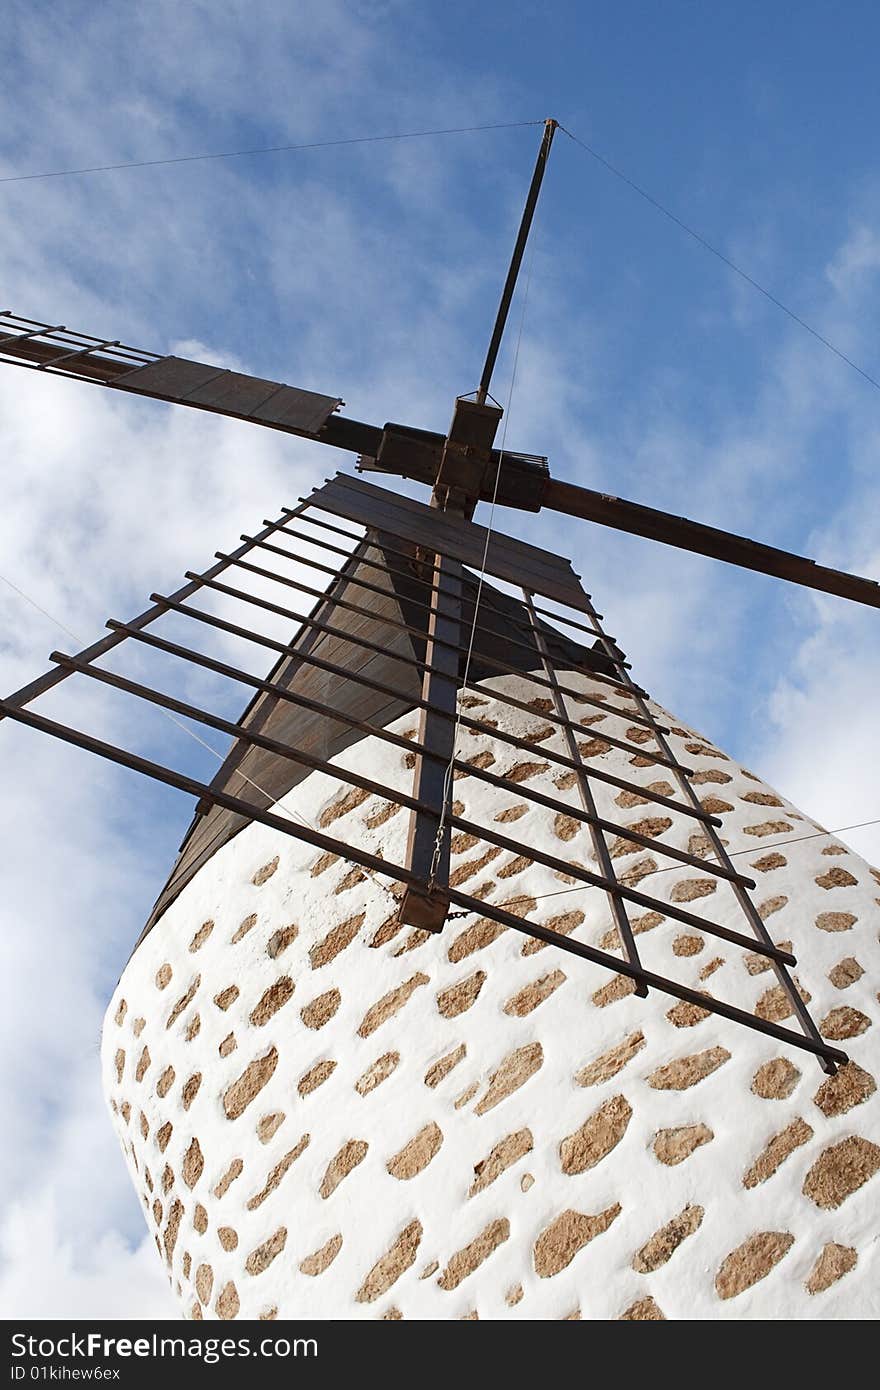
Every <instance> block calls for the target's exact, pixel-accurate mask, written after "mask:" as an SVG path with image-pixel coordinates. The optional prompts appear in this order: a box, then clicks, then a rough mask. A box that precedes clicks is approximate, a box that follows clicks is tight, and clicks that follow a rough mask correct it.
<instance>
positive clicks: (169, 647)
mask: <svg viewBox="0 0 880 1390" xmlns="http://www.w3.org/2000/svg"><path fill="white" fill-rule="evenodd" d="M156 598H157V601H158V602H160V603H162V604H164V605H166V606H167V607H168V608H169V609H172V610H173V611H174V612H177V613H180V614H182V615H183V616H186V617H190V618H193V619H195V620H196V621H198V622H202V623H205V624H207V625H208V626H211V627H215V628H217V629H218V630H219V631H222V632H226V633H228V634H229V635H230V636H232V637H241V638H243V639H244V640H245V641H249V642H253V643H255V644H256V645H258V646H261V647H266V648H267V649H268V650H270V651H275V652H278V653H279V654H282V655H285V656H290V655H293V654H295V655H296V658H297V660H298V661H300V662H302V663H304V664H305V665H307V666H315V667H316V668H317V669H318V670H321V671H326V672H328V673H329V674H330V675H334V676H339V677H342V678H344V679H351V680H356V681H357V683H358V684H360V685H362V686H364V687H365V689H367V690H374V691H376V692H378V693H379V694H382V695H388V696H389V697H391V698H392V699H400V700H405V701H409V702H410V703H411V704H412V706H413V707H414V708H416V709H420V708H422V704H423V702H422V700H421V699H412V698H411V697H410V696H409V695H408V694H407V692H405V691H402V690H398V689H396V688H395V687H394V686H390V685H387V684H385V683H384V682H382V681H376V680H374V679H373V678H372V677H368V676H365V675H364V674H363V672H360V671H359V672H357V673H356V674H355V673H353V672H352V671H350V670H348V669H347V668H346V667H343V666H338V665H337V664H336V663H334V662H332V661H327V660H325V659H324V658H323V657H318V656H316V655H315V654H314V653H313V652H304V651H303V650H302V648H300V647H297V648H293V647H291V646H290V645H289V644H285V643H283V642H278V641H276V640H275V639H274V638H271V637H265V636H264V635H263V634H261V633H256V632H253V631H251V629H250V628H244V627H241V626H239V625H238V624H236V623H231V622H229V621H228V619H226V618H220V617H218V616H217V615H216V614H214V613H206V612H204V611H203V610H202V609H200V608H190V607H188V606H186V605H185V604H182V603H178V602H176V601H175V600H173V599H172V598H170V597H169V598H163V597H161V596H160V595H156ZM304 621H305V622H306V625H307V626H312V627H315V628H317V629H319V630H324V631H326V630H328V628H327V625H326V624H324V623H320V622H317V621H315V620H311V622H310V621H309V620H304ZM107 626H108V627H111V628H113V629H114V631H119V632H123V633H125V634H126V635H127V636H129V637H133V638H135V639H136V640H138V641H141V642H146V643H148V644H150V645H154V646H156V647H158V648H159V649H161V650H163V651H167V652H169V653H171V654H172V655H182V656H184V657H185V658H188V659H189V660H191V661H193V662H195V663H196V664H198V665H205V666H206V667H207V669H209V670H218V673H219V674H221V675H229V676H231V677H232V679H238V680H241V681H243V682H245V683H246V684H249V685H252V686H253V687H254V688H259V689H264V688H265V689H266V691H267V693H272V694H274V695H277V696H279V697H280V698H281V699H285V700H286V699H290V700H293V701H294V702H298V701H301V698H302V697H300V696H295V695H293V694H292V693H291V692H289V691H287V690H285V688H284V687H282V686H277V685H273V684H272V683H271V682H270V681H261V680H258V679H257V678H255V677H253V676H249V675H248V674H247V673H245V672H236V671H235V669H234V668H232V667H225V666H223V663H218V662H215V661H213V660H212V658H209V657H205V656H203V655H202V654H201V653H198V652H191V651H189V650H188V649H187V648H183V647H176V646H175V644H174V643H172V642H168V641H166V640H165V639H163V638H159V637H156V636H155V635H154V634H149V633H146V632H140V631H138V630H136V629H134V628H132V627H131V626H130V625H129V624H126V623H120V622H117V621H116V620H115V619H110V621H109V622H108V624H107ZM329 631H330V632H331V633H333V634H336V635H339V636H340V637H346V638H348V634H346V633H345V632H344V630H343V629H341V628H330V629H329ZM351 640H354V641H356V639H351ZM370 646H371V647H372V644H370ZM368 649H369V648H368ZM395 660H396V661H398V662H400V663H402V664H404V665H411V666H413V667H415V668H417V669H418V670H420V671H421V670H423V669H425V668H424V663H422V662H418V661H416V660H415V659H414V658H412V659H410V658H406V657H403V656H401V655H400V654H398V655H397V656H396V657H395ZM221 667H223V669H220V668H221ZM467 688H468V689H472V690H480V689H482V687H481V686H479V685H477V684H472V685H469V686H468V687H467ZM492 694H493V696H494V697H495V698H497V699H499V700H501V699H502V698H503V697H502V696H500V695H498V694H497V693H496V692H494V691H493V692H492ZM306 707H307V708H308V705H306ZM515 707H516V708H521V709H523V710H527V711H529V712H530V713H533V711H530V710H529V706H528V705H527V704H526V703H525V702H524V701H516V702H515ZM542 717H544V718H549V717H550V716H549V715H544V716H542ZM457 718H458V722H459V723H460V724H461V725H462V726H463V727H464V728H466V729H472V730H473V731H474V733H486V732H487V730H486V728H485V726H484V725H482V724H481V723H480V721H479V720H478V719H472V718H470V716H468V715H466V714H463V713H459V714H458V715H457ZM359 723H360V721H357V722H355V721H352V724H353V727H357V726H358V724H359ZM572 727H573V728H577V727H578V726H577V725H573V726H572ZM371 732H372V729H371ZM491 733H492V737H493V738H495V739H498V740H499V742H502V743H507V744H509V745H510V746H511V747H513V748H518V749H521V750H522V751H523V752H529V753H534V751H535V745H534V744H533V743H529V742H528V740H527V739H522V738H518V737H517V736H516V735H515V734H511V733H508V732H507V731H506V730H504V729H493V730H492V731H491ZM376 734H377V737H384V738H386V739H388V740H389V741H391V742H394V743H397V742H398V741H399V736H398V735H397V734H391V733H390V732H389V731H388V730H386V729H383V730H381V732H380V731H379V730H378V727H377V728H376ZM402 742H403V743H404V744H405V747H406V750H407V751H412V746H413V745H412V741H411V740H402ZM541 756H542V757H545V758H547V759H549V760H550V761H551V762H555V763H557V764H558V765H559V766H560V767H564V768H566V769H567V770H568V771H571V772H574V771H577V764H575V763H574V762H572V760H571V759H570V758H567V757H565V756H564V755H563V754H559V753H556V752H555V751H554V750H553V749H550V748H544V747H543V746H542V748H541ZM456 766H457V767H459V768H460V769H461V770H463V771H466V772H467V773H468V775H469V776H473V777H477V778H481V779H483V780H486V781H493V782H494V781H503V779H496V778H494V777H493V776H492V775H491V774H489V773H487V772H486V770H485V769H484V768H478V767H474V766H472V765H471V764H469V763H467V762H462V761H458V762H457V763H456ZM590 775H591V776H592V777H593V778H595V779H596V780H598V781H601V782H605V783H607V784H608V785H610V786H613V787H617V788H619V789H620V790H622V791H633V790H637V791H638V793H639V795H640V796H644V797H645V799H646V800H650V801H652V802H654V803H656V804H657V805H658V806H664V807H666V808H667V809H668V810H670V811H675V812H677V813H678V814H680V815H683V816H689V817H692V818H693V819H695V820H698V821H699V822H700V823H703V822H705V821H708V820H710V819H711V816H710V815H709V812H708V811H704V810H703V808H702V807H700V808H699V809H694V808H693V807H692V806H690V805H686V804H684V803H681V802H677V801H673V800H671V799H670V798H669V797H666V796H663V794H662V793H660V792H652V791H651V790H650V789H649V788H648V787H641V786H639V787H636V784H635V783H633V782H627V781H626V780H625V779H623V778H621V777H615V776H614V775H613V774H612V773H609V772H605V771H603V770H601V769H598V768H597V769H594V770H593V771H592V772H591V774H590ZM504 785H507V784H506V783H505V784H504ZM521 791H522V794H523V795H524V796H535V797H537V795H538V794H537V793H534V792H533V791H531V790H530V789H526V788H521ZM548 804H550V802H549V799H548ZM552 804H553V807H554V809H556V810H571V811H572V814H575V811H576V808H570V807H568V806H567V805H566V804H565V803H563V802H559V803H558V804H557V803H552ZM609 824H610V823H609ZM614 828H615V830H616V831H617V833H619V834H623V833H624V828H623V827H622V826H615V827H614ZM630 838H632V839H634V840H635V839H636V837H635V835H630ZM638 840H639V841H642V840H644V841H645V844H646V846H647V845H648V844H650V845H652V846H653V845H654V844H656V843H657V842H656V841H653V840H651V841H648V840H647V838H646V837H644V836H639V837H638ZM666 848H667V849H669V850H670V852H671V853H673V854H674V855H675V857H681V858H682V860H683V862H687V863H691V862H693V863H694V864H697V863H699V864H701V865H702V863H703V861H701V860H697V859H695V858H694V857H693V856H691V855H685V852H684V851H683V850H672V848H671V847H670V846H666ZM704 867H705V868H706V870H707V871H708V872H714V873H718V872H719V866H718V865H710V864H709V863H708V862H707V863H706V864H705V865H704ZM743 882H744V883H746V884H747V885H748V886H749V887H754V880H752V879H743Z"/></svg>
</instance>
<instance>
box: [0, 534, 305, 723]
mask: <svg viewBox="0 0 880 1390" xmlns="http://www.w3.org/2000/svg"><path fill="white" fill-rule="evenodd" d="M279 524H280V523H277V524H275V525H273V524H270V525H269V526H268V527H267V528H266V530H264V531H261V532H260V537H261V538H262V537H263V536H269V535H271V534H272V531H273V530H275V529H277V525H279ZM250 549H251V547H250V546H248V545H243V546H241V547H240V548H239V549H238V550H236V551H234V552H233V554H234V555H235V556H239V555H246V554H247V552H248V551H249V550H250ZM227 568H228V565H227V562H226V561H223V562H222V563H220V564H217V565H212V566H211V568H210V569H208V570H206V571H205V572H204V574H202V575H198V576H193V580H192V582H191V583H189V584H184V585H183V586H182V587H181V588H179V589H177V590H176V591H175V593H174V595H173V598H174V599H175V600H176V601H180V600H182V599H185V598H189V597H190V595H191V594H195V593H198V590H199V587H200V585H201V584H202V583H203V582H207V580H208V579H209V577H210V578H213V576H214V575H217V574H222V573H223V571H224V570H225V569H227ZM151 602H152V603H153V604H154V606H153V607H152V608H147V609H146V610H145V611H144V612H143V613H141V614H139V616H138V617H136V618H132V620H131V622H130V624H129V626H130V627H134V628H144V627H149V625H150V623H154V622H155V621H156V619H157V618H159V617H161V616H162V614H163V613H164V612H165V611H166V608H167V604H166V603H164V602H163V603H158V602H155V600H152V599H151ZM124 640H125V638H124V637H121V636H119V635H118V634H117V633H111V635H110V636H109V637H102V638H101V639H100V641H98V642H94V643H92V645H91V646H90V647H85V648H83V650H82V651H81V652H79V653H77V655H78V656H79V657H80V658H81V660H83V661H96V660H97V659H98V657H101V656H104V655H105V654H106V653H107V652H109V651H112V650H113V648H114V647H117V646H118V645H119V643H120V642H123V641H124ZM68 674H69V673H66V672H64V671H62V670H60V669H58V668H56V669H55V670H53V671H46V672H44V674H43V675H42V676H38V677H37V679H36V680H33V681H30V682H29V683H28V684H27V685H23V686H22V687H21V689H20V690H16V691H15V692H14V694H12V695H8V696H7V697H6V700H5V701H4V704H5V705H16V706H18V707H21V706H22V705H27V704H30V702H31V700H35V699H37V697H38V696H40V695H45V693H46V691H47V690H52V689H53V687H54V686H56V685H59V684H60V683H61V681H63V680H66V679H67V675H68ZM0 718H2V715H0Z"/></svg>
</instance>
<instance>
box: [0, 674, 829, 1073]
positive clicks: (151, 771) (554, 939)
mask: <svg viewBox="0 0 880 1390" xmlns="http://www.w3.org/2000/svg"><path fill="white" fill-rule="evenodd" d="M0 715H6V716H7V717H9V718H11V719H14V720H16V721H17V722H19V723H22V724H24V725H27V726H28V727H30V728H34V729H38V730H40V731H41V732H43V733H46V734H49V735H51V736H52V737H55V738H58V739H60V740H61V741H62V742H65V743H69V744H72V745H74V746H75V747H79V748H83V749H85V750H86V751H88V752H91V753H94V754H96V755H97V756H99V757H102V758H105V759H107V760H109V761H111V762H114V763H117V764H119V765H120V766H123V767H127V768H129V769H130V770H132V771H134V772H139V773H142V774H144V775H146V776H148V777H152V778H153V779H154V780H156V781H159V782H162V783H164V784H165V785H166V786H171V787H176V788H177V789H178V790H180V791H183V792H186V793H188V794H189V795H190V796H193V797H195V798H196V799H197V800H198V801H204V802H206V803H208V804H213V805H216V806H221V807H224V808H225V809H227V810H230V811H232V812H234V813H236V814H238V815H240V816H243V817H246V818H247V819H248V820H254V821H257V822H259V823H260V824H263V825H266V826H268V827H269V828H270V829H273V830H278V831H280V832H281V833H282V834H284V835H288V836H291V837H292V838H294V839H297V840H301V841H303V842H304V843H306V844H310V845H312V846H313V847H314V848H316V849H319V850H322V851H323V852H325V853H326V852H331V853H334V854H337V853H339V841H337V840H334V839H333V838H332V837H330V836H328V835H324V834H322V833H321V832H320V831H317V830H313V829H312V828H311V827H309V826H304V825H299V824H296V823H294V822H293V821H290V820H285V819H284V817H283V816H281V815H277V814H275V813H273V812H271V811H266V810H264V809H262V808H260V807H258V806H254V805H251V803H249V802H247V801H244V800H242V799H241V798H240V797H235V796H231V795H229V794H228V793H226V792H223V791H220V790H219V789H218V788H216V787H210V786H207V785H206V784H205V783H203V782H199V781H198V780H197V779H195V778H193V777H189V776H186V775H185V774H183V773H179V772H175V771H173V770H172V769H170V768H166V767H163V766H162V765H161V764H158V763H153V762H150V761H149V760H147V759H145V758H141V757H139V756H138V755H137V754H134V753H129V752H127V751H126V750H125V749H122V748H117V747H115V746H114V745H112V744H108V743H105V742H103V741H102V740H100V739H96V738H94V737H92V736H91V735H88V734H83V733H81V732H79V731H78V730H75V729H70V728H68V727H67V726H66V725H63V724H58V723H56V722H55V721H54V720H50V719H46V718H45V717H43V716H42V715H38V714H35V713H34V711H33V710H30V709H26V708H22V707H20V706H16V705H12V704H10V703H9V702H8V701H0ZM345 857H346V858H347V859H349V860H350V861H351V862H352V863H355V864H358V865H359V866H360V867H361V868H364V869H366V870H367V871H368V872H370V873H373V874H377V875H381V876H383V877H390V878H394V879H397V880H398V881H399V882H401V883H414V882H415V876H414V875H413V874H412V872H411V871H410V870H408V869H407V868H406V867H405V866H404V865H398V864H392V863H390V862H387V861H386V860H384V859H380V858H378V857H377V856H376V855H373V854H370V853H368V852H367V851H365V850H361V849H358V847H357V846H355V845H349V846H346V848H345ZM449 897H450V901H451V902H454V903H455V904H456V906H460V907H462V908H464V909H465V910H467V911H468V912H472V913H476V914H479V915H481V916H485V917H489V918H491V919H493V920H495V921H497V922H499V923H500V924H501V925H503V926H507V927H511V928H512V929H513V930H514V931H519V932H522V933H523V934H524V935H526V936H530V937H533V938H535V939H537V940H540V941H544V942H546V943H547V944H550V945H555V946H558V947H559V949H560V950H564V951H567V952H568V953H569V954H572V955H577V956H580V957H581V958H582V959H585V960H589V961H591V962H592V963H594V964H596V965H601V966H604V967H606V968H608V969H610V970H612V971H613V972H615V973H616V974H620V975H627V976H628V977H629V978H630V979H633V980H636V982H638V981H639V980H641V981H642V982H643V983H644V984H645V985H647V986H648V987H650V988H654V989H658V990H660V991H661V992H663V993H665V994H669V995H672V997H673V998H676V999H685V1000H687V1001H688V1002H690V1003H695V1004H697V1005H698V1006H699V1007H700V1008H705V1009H706V1010H708V1011H709V1012H710V1013H716V1014H718V1015H720V1016H721V1017H723V1018H727V1019H729V1020H731V1021H733V1022H736V1023H741V1024H744V1025H745V1026H747V1027H749V1028H752V1029H754V1030H755V1031H756V1032H760V1033H764V1034H765V1035H767V1036H769V1037H773V1038H775V1039H777V1040H778V1041H780V1042H785V1043H788V1044H790V1045H791V1046H793V1047H797V1048H800V1049H802V1050H803V1051H806V1052H812V1053H814V1054H815V1055H816V1056H818V1057H819V1058H820V1061H821V1062H822V1064H823V1065H825V1064H827V1065H828V1066H831V1067H833V1066H834V1065H835V1064H836V1063H840V1064H843V1063H845V1062H846V1061H847V1060H848V1058H847V1056H846V1054H845V1053H843V1052H841V1051H840V1049H838V1048H835V1047H831V1046H830V1045H829V1044H827V1043H826V1042H824V1041H823V1039H821V1038H820V1037H816V1038H813V1037H812V1036H809V1035H806V1034H803V1033H795V1032H794V1031H792V1030H790V1029H788V1028H783V1027H782V1026H781V1025H779V1024H775V1023H771V1022H769V1021H768V1020H766V1019H761V1018H758V1017H756V1016H755V1015H753V1014H749V1013H746V1012H745V1011H744V1010H742V1009H738V1008H736V1007H735V1006H734V1005H731V1004H725V1003H723V1002H722V1001H720V1000H717V999H712V998H709V997H708V996H706V995H703V994H701V993H700V992H699V991H698V990H692V989H689V988H688V987H687V986H685V985H679V984H678V983H677V982H676V981H673V980H668V979H666V978H665V976H662V975H656V974H654V973H653V972H650V971H646V970H643V969H641V968H637V967H635V966H632V965H630V963H629V962H628V961H621V960H618V959H617V957H615V956H611V955H608V954H607V953H606V952H604V951H601V950H599V949H598V948H596V947H592V946H588V945H586V944H585V943H583V942H580V941H576V940H573V939H572V938H571V937H566V936H562V935H561V934H559V933H557V932H554V931H553V930H552V929H550V928H547V927H542V926H540V925H538V924H537V923H533V922H529V921H526V920H524V919H523V918H520V917H516V916H515V915H514V914H513V913H509V912H506V911H505V910H504V909H503V908H501V907H494V906H493V905H492V904H490V903H487V902H483V901H481V900H479V899H477V898H472V897H470V895H468V894H466V893H461V892H460V891H459V890H458V889H454V888H453V889H450V890H449Z"/></svg>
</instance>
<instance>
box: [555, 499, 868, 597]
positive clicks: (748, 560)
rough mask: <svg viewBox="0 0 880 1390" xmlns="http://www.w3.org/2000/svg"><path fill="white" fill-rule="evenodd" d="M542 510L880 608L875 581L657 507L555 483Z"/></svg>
mask: <svg viewBox="0 0 880 1390" xmlns="http://www.w3.org/2000/svg"><path fill="white" fill-rule="evenodd" d="M542 505H543V506H545V507H549V508H551V509H552V510H553V511H557V512H563V513H564V514H565V515H566V516H579V517H584V518H585V519H586V520H587V521H595V522H598V523H599V524H600V525H602V526H610V527H612V528H613V529H615V530H617V531H627V532H629V534H630V535H633V536H644V537H645V538H647V539H648V540H654V541H660V542H661V543H662V544H663V545H672V546H676V547H677V548H678V549H679V550H689V551H692V552H694V553H695V554H697V555H708V556H709V558H710V559H712V560H724V561H725V562H726V563H727V564H729V565H739V566H740V568H741V569H748V570H756V571H757V572H758V573H759V574H769V575H772V576H773V577H774V578H776V579H786V580H788V581H789V583H792V584H802V585H803V586H804V587H805V588H807V589H818V590H819V591H820V592H821V593H825V594H836V595H837V596H838V597H839V598H847V599H851V600H852V601H853V602H854V603H864V604H867V605H868V606H869V607H871V608H880V584H878V583H877V580H876V579H866V578H864V577H863V576H861V575H858V574H846V573H844V572H843V571H842V570H835V569H828V568H827V567H826V566H825V565H817V564H816V561H815V560H809V559H807V558H806V557H804V556H802V555H793V554H791V553H790V552H789V551H786V550H777V549H776V547H775V546H772V545H763V544H762V543H761V542H760V541H753V540H749V539H748V538H747V537H745V536H737V535H734V534H733V533H732V532H730V531H721V530H719V529H718V528H717V527H715V526H705V525H704V524H703V523H702V522H699V521H689V520H688V519H687V517H681V516H673V515H671V513H669V512H661V511H657V510H656V509H655V508H654V507H644V506H642V505H641V504H640V503H638V502H625V501H624V500H623V498H621V497H609V496H607V495H606V494H605V493H601V492H593V491H592V490H591V489H590V488H584V487H577V486H575V484H574V483H563V482H559V481H557V480H556V479H551V480H549V481H548V483H547V488H546V492H545V494H544V497H543V500H542Z"/></svg>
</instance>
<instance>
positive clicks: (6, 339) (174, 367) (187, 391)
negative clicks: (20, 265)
mask: <svg viewBox="0 0 880 1390" xmlns="http://www.w3.org/2000/svg"><path fill="white" fill-rule="evenodd" d="M3 361H5V362H7V363H9V364H13V365H15V366H20V367H30V368H32V369H34V370H36V371H41V372H49V373H50V374H52V375H57V376H67V377H73V378H75V379H76V380H79V381H91V382H95V383H98V384H100V385H103V386H110V387H112V388H114V389H115V390H118V391H127V392H129V393H130V394H133V395H139V396H152V397H153V398H154V399H156V400H163V401H170V402H172V403H174V404H178V405H188V406H193V407H195V408H196V409H197V410H209V411H212V412H213V413H214V414H217V415H228V416H230V417H231V418H232V419H237V420H249V421H251V422H252V423H253V424H258V425H265V426H266V427H267V428H269V429H275V430H283V431H284V432H285V433H286V434H295V435H300V436H302V437H304V438H306V439H320V441H321V442H322V443H326V444H333V445H335V446H336V447H338V448H343V449H352V450H355V451H366V452H369V451H370V450H371V449H376V448H377V447H378V442H379V441H380V440H381V438H382V431H381V429H377V428H375V427H374V426H371V425H362V424H360V422H359V421H356V420H342V419H338V418H334V413H335V412H336V411H337V410H338V409H339V407H340V405H342V404H343V402H342V400H341V399H340V398H339V397H338V396H322V395H319V394H318V393H317V392H314V391H303V390H301V389H300V388H299V387H296V386H286V385H284V383H283V382H279V381H268V380H265V379H263V378H262V377H255V376H248V375H247V374H245V373H243V372H232V371H229V370H227V369H226V368H224V367H217V366H212V365H210V364H209V363H206V362H193V361H190V360H189V359H187V358H184V357H175V356H166V357H161V356H159V355H158V354H156V353H153V352H144V351H142V350H141V349H139V348H133V347H129V346H127V345H125V344H123V343H121V342H119V341H118V340H113V341H111V340H109V339H102V338H96V337H94V336H92V335H90V334H86V333H75V332H72V331H71V330H69V329H68V328H66V327H65V326H64V325H61V324H56V325H54V326H53V325H51V324H47V323H40V322H39V321H37V320H36V319H25V318H21V317H20V316H18V315H16V314H12V313H9V312H5V313H0V362H3Z"/></svg>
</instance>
